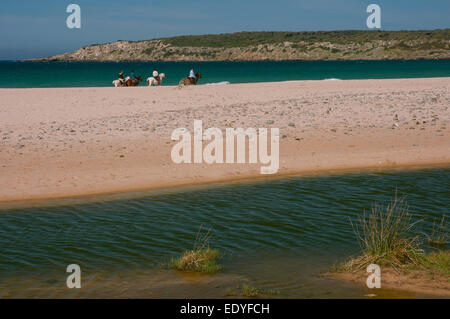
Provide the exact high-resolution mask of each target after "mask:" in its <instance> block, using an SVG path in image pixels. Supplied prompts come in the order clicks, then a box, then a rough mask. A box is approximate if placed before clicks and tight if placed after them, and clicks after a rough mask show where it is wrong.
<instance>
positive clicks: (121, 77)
mask: <svg viewBox="0 0 450 319" xmlns="http://www.w3.org/2000/svg"><path fill="white" fill-rule="evenodd" d="M119 82H120V83H122V84H124V83H125V79H124V78H123V71H120V72H119Z"/></svg>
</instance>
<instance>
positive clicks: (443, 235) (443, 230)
mask: <svg viewBox="0 0 450 319" xmlns="http://www.w3.org/2000/svg"><path fill="white" fill-rule="evenodd" d="M448 239H449V238H448V229H447V224H446V223H445V216H442V219H441V222H440V223H436V222H434V223H433V230H432V231H431V235H430V236H427V240H428V244H430V246H433V247H437V248H442V247H444V246H445V245H447V244H448Z"/></svg>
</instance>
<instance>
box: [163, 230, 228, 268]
mask: <svg viewBox="0 0 450 319" xmlns="http://www.w3.org/2000/svg"><path fill="white" fill-rule="evenodd" d="M201 230H202V228H201V227H200V229H199V231H198V233H197V238H196V240H195V244H194V248H193V249H192V250H187V251H185V252H183V254H182V255H181V257H178V258H172V259H171V260H170V262H169V267H170V268H173V269H176V270H180V271H194V272H200V273H215V272H218V271H220V270H221V269H222V267H221V266H220V265H218V264H217V261H218V259H219V257H220V253H219V251H218V250H217V249H211V248H209V243H208V240H209V238H210V233H211V231H210V230H208V231H207V232H206V234H205V235H204V236H202V235H201Z"/></svg>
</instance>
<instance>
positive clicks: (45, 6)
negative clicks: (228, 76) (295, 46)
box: [0, 0, 450, 60]
mask: <svg viewBox="0 0 450 319" xmlns="http://www.w3.org/2000/svg"><path fill="white" fill-rule="evenodd" d="M71 3H75V4H78V5H80V7H81V19H82V28H81V29H68V28H67V26H66V18H67V16H68V13H66V7H67V6H68V5H69V4H71ZM370 3H376V4H378V5H380V6H381V10H382V29H384V30H417V29H442V28H449V27H450V19H449V16H450V1H449V0H428V1H423V0H410V1H408V0H371V1H365V0H275V1H274V0H271V1H267V0H258V1H256V0H227V1H219V0H159V1H154V0H120V1H106V0H97V1H94V0H71V1H66V0H38V1H37V0H14V1H8V2H6V1H2V2H1V3H0V60H6V59H23V58H31V57H41V56H48V55H55V54H59V53H63V52H66V51H72V50H75V49H77V48H79V47H81V46H84V45H89V44H93V43H105V42H112V41H116V40H143V39H152V38H158V37H166V36H173V35H184V34H206V33H226V32H235V31H272V30H273V31H310V30H345V29H360V30H364V29H367V27H366V18H367V16H368V14H367V13H366V7H367V5H368V4H370Z"/></svg>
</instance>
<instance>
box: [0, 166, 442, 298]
mask: <svg viewBox="0 0 450 319" xmlns="http://www.w3.org/2000/svg"><path fill="white" fill-rule="evenodd" d="M396 191H397V193H398V195H399V196H402V195H407V201H408V204H409V206H410V210H409V211H410V213H411V214H412V215H413V218H414V219H415V220H419V219H420V220H421V222H419V223H418V225H417V228H416V230H415V232H417V233H418V234H421V233H422V232H425V233H430V232H431V228H432V222H433V221H435V220H437V219H440V218H441V216H442V215H443V214H446V215H447V217H448V214H449V207H450V196H449V195H450V168H444V169H431V170H423V171H404V172H401V171H388V172H373V173H365V174H347V175H332V176H313V177H296V178H286V179H280V180H271V181H263V182H261V181H259V182H252V183H232V184H228V185H221V186H212V187H208V188H201V189H195V190H180V191H175V192H174V191H171V192H167V193H159V194H154V195H148V196H145V197H141V198H136V199H127V200H116V201H106V202H94V203H85V204H76V205H67V206H52V207H33V208H28V209H14V210H2V211H0V225H1V228H0V297H7V298H8V297H113V298H124V297H143V298H144V297H225V296H227V294H229V292H230V290H236V287H238V286H239V285H242V284H243V283H249V284H251V285H253V286H256V287H259V288H261V289H271V290H274V291H275V292H276V294H275V295H274V296H271V297H287V298H298V297H301V298H309V297H316V298H335V297H363V296H364V295H365V294H367V293H371V292H370V291H369V292H368V290H367V289H365V288H364V287H362V286H359V285H356V284H352V283H347V282H342V281H337V280H331V279H326V278H323V277H321V276H319V274H320V273H321V272H323V271H326V270H327V269H329V267H330V266H332V265H333V264H334V263H335V262H337V261H341V260H343V259H345V258H346V257H347V256H349V255H351V254H355V253H357V252H358V249H359V248H358V244H357V242H356V241H355V236H354V233H353V230H352V227H351V225H350V220H352V221H357V218H358V217H359V216H361V215H362V214H363V212H364V211H365V210H366V211H368V210H370V208H371V206H372V204H373V203H375V202H378V203H380V202H381V203H386V201H388V200H390V199H391V198H392V197H393V196H394V194H395V192H396ZM201 225H203V229H211V231H212V237H211V239H210V245H211V246H212V247H214V248H217V249H219V250H220V251H221V252H223V254H224V257H223V259H222V265H223V267H224V269H223V272H222V273H221V274H219V275H212V276H205V275H200V276H198V275H193V274H181V273H178V272H176V271H173V270H168V269H165V267H164V266H163V265H164V264H165V263H166V262H167V261H168V260H169V259H170V257H171V256H176V255H179V254H180V253H181V252H182V251H183V250H186V249H190V248H192V247H193V244H194V241H195V237H196V234H197V232H198V229H199V227H200V226H201ZM73 263H75V264H79V265H80V266H81V269H82V285H83V288H82V289H77V290H69V289H67V288H65V287H66V286H65V280H66V276H67V275H68V274H66V272H65V270H66V266H67V265H68V264H73ZM377 294H378V295H379V296H385V297H386V296H388V297H417V296H418V295H415V294H412V293H405V292H398V291H389V290H382V291H379V292H377Z"/></svg>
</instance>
